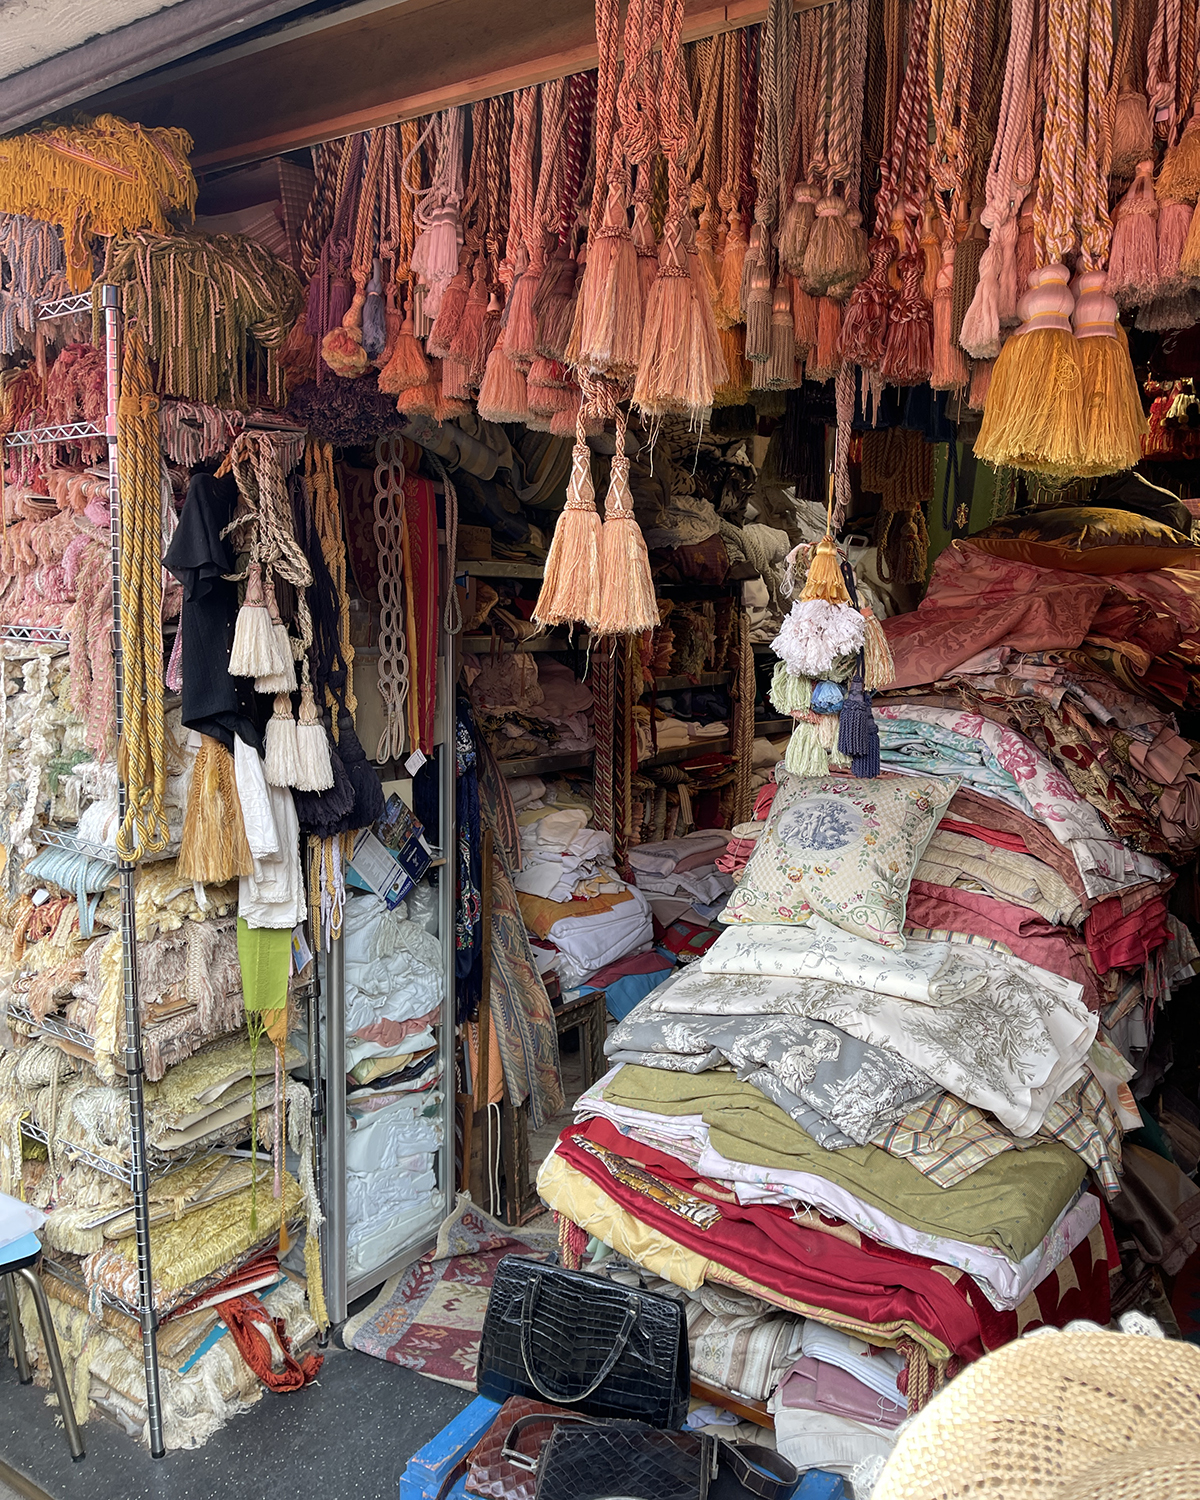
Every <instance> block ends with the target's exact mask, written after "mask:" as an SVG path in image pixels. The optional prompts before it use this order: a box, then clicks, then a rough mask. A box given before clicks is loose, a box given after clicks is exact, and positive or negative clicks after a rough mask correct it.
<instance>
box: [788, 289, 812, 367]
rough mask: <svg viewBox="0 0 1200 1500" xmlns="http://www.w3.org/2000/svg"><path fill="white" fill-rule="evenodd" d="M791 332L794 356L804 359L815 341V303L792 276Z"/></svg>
mask: <svg viewBox="0 0 1200 1500" xmlns="http://www.w3.org/2000/svg"><path fill="white" fill-rule="evenodd" d="M792 332H793V337H794V338H795V341H796V358H797V359H798V360H800V361H804V360H806V359H807V358H808V356H809V353H810V351H811V350H812V349H813V348H815V347H816V342H817V303H816V299H815V298H814V297H811V296H810V295H809V294H808V292H806V291H805V290H804V288H803V287H802V286H801V285H800V283H799V282H798V281H797V280H796V278H795V277H794V276H793V277H792Z"/></svg>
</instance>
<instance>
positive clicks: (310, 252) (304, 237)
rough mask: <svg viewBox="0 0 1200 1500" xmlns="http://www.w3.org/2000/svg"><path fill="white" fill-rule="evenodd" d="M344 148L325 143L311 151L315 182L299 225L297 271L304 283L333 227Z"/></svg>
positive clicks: (343, 142)
mask: <svg viewBox="0 0 1200 1500" xmlns="http://www.w3.org/2000/svg"><path fill="white" fill-rule="evenodd" d="M345 145H346V142H345V140H344V139H342V140H338V141H326V142H325V143H324V144H323V145H321V146H318V147H317V148H316V150H315V151H314V152H313V172H314V174H315V176H316V182H315V183H314V184H313V192H312V197H311V198H310V199H309V200H308V207H307V208H306V209H305V211H304V218H303V220H302V222H301V224H300V270H301V273H302V274H303V276H304V277H305V279H306V280H307V279H309V278H310V277H311V276H312V274H313V272H314V271H315V270H316V269H317V263H318V262H319V261H320V259H321V246H322V245H323V244H324V243H325V241H326V239H327V238H328V237H329V231H330V230H331V229H332V228H333V213H334V207H335V205H336V202H337V184H338V174H339V172H340V170H341V164H342V156H343V154H344V150H345Z"/></svg>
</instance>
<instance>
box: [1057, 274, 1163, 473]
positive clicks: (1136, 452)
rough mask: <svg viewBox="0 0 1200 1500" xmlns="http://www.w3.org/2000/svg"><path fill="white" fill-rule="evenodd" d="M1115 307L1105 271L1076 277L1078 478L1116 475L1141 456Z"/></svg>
mask: <svg viewBox="0 0 1200 1500" xmlns="http://www.w3.org/2000/svg"><path fill="white" fill-rule="evenodd" d="M1116 320H1117V304H1116V301H1115V300H1114V299H1113V298H1112V297H1111V296H1110V295H1109V294H1108V292H1107V290H1106V287H1105V275H1104V272H1103V271H1087V272H1085V273H1084V274H1083V275H1082V276H1081V277H1080V278H1079V299H1078V301H1077V302H1076V304H1075V318H1074V322H1075V337H1076V338H1077V339H1078V340H1079V345H1080V368H1081V372H1082V377H1083V420H1084V461H1083V464H1082V465H1081V467H1080V469H1079V473H1080V474H1116V473H1119V472H1120V471H1121V470H1123V469H1131V468H1132V467H1133V466H1134V464H1136V463H1137V462H1138V460H1139V459H1140V458H1141V456H1142V444H1141V440H1142V437H1143V436H1144V434H1145V432H1146V430H1147V428H1146V418H1145V415H1144V414H1143V411H1142V402H1141V397H1140V395H1139V393H1138V383H1137V377H1136V376H1135V375H1134V372H1133V365H1132V363H1131V362H1130V358H1129V348H1128V345H1127V344H1126V342H1125V339H1124V337H1123V330H1120V329H1119V328H1118V326H1117V321H1116Z"/></svg>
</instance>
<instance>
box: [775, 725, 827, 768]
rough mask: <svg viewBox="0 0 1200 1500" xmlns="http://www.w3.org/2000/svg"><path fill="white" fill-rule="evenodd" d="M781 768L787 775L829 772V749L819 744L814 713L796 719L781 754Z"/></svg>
mask: <svg viewBox="0 0 1200 1500" xmlns="http://www.w3.org/2000/svg"><path fill="white" fill-rule="evenodd" d="M783 768H784V770H785V771H787V773H788V775H789V776H827V775H828V774H829V751H828V750H827V749H826V748H825V747H824V746H823V745H822V744H821V739H820V735H819V734H818V731H817V716H816V714H808V715H807V716H806V717H805V718H803V719H797V721H796V727H795V729H793V730H792V736H791V739H789V740H788V742H787V749H786V750H785V751H784V754H783Z"/></svg>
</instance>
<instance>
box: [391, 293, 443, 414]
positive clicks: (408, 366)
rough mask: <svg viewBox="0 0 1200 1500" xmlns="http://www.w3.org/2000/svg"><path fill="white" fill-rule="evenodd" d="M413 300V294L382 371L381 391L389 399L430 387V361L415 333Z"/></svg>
mask: <svg viewBox="0 0 1200 1500" xmlns="http://www.w3.org/2000/svg"><path fill="white" fill-rule="evenodd" d="M412 301H413V299H412V296H411V294H410V295H409V298H408V303H407V306H406V308H405V312H404V322H403V323H402V324H401V327H400V333H399V335H398V336H397V338H396V341H395V343H394V344H393V346H392V353H391V358H390V359H389V360H388V362H387V364H386V365H385V366H384V367H383V369H382V370H380V372H379V389H380V390H381V391H382V392H383V393H384V395H386V396H395V395H399V393H400V392H401V391H406V392H407V391H409V390H411V389H412V388H413V387H414V386H421V385H425V384H427V382H428V381H429V379H430V374H431V372H430V369H429V361H428V360H427V359H426V358H425V353H424V350H422V348H421V345H420V343H419V342H418V341H417V338H416V335H415V334H414V332H413V317H412Z"/></svg>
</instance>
